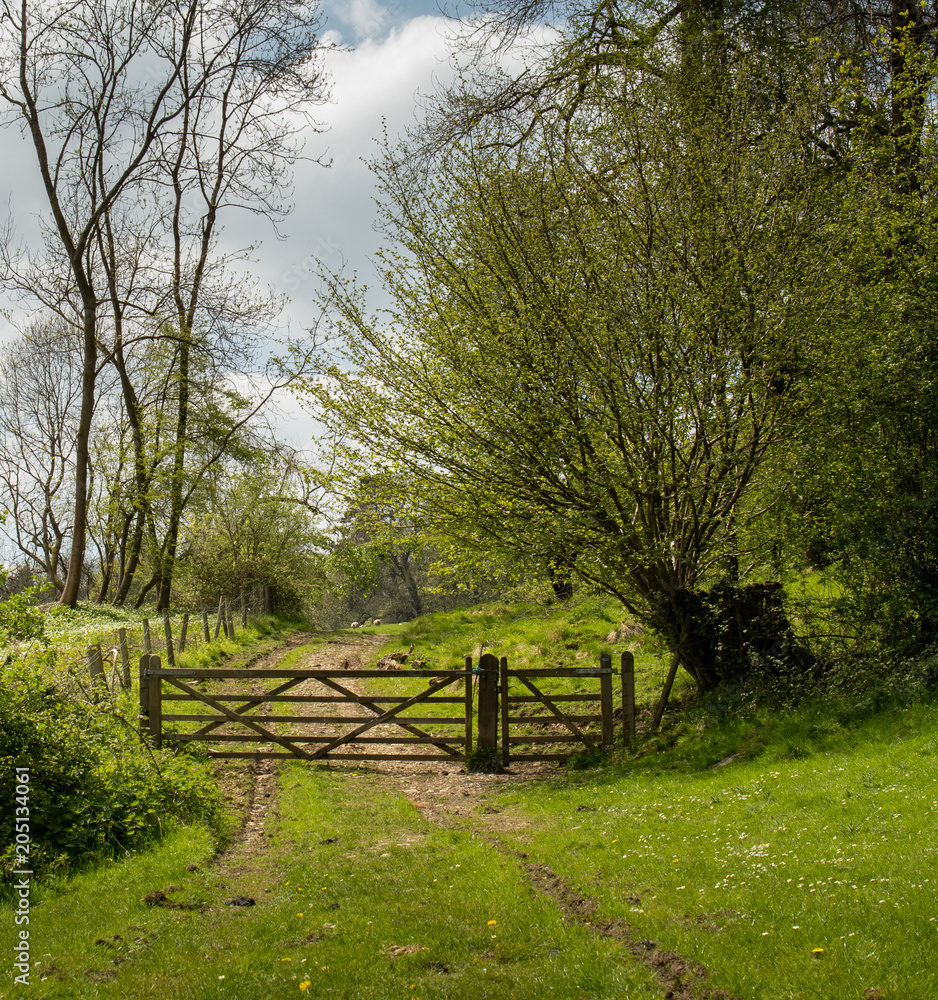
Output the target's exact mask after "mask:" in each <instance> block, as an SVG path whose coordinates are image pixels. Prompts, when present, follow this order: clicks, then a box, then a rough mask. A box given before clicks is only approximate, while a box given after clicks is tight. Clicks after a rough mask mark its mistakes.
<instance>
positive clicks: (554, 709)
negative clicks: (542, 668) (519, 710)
mask: <svg viewBox="0 0 938 1000" xmlns="http://www.w3.org/2000/svg"><path fill="white" fill-rule="evenodd" d="M515 677H518V678H519V679H520V680H521V682H522V683H523V684H526V685H527V687H528V688H529V689H530V690H531V691H532V692H533V693H534V694H536V695H537V696H538V698H540V699H541V701H542V702H543V703H544V704H545V705H546V706H547V707H548V708H549V709H550V711H551V712H553V714H554V715H555V716H556V717H557V718H558V719H559V720H560V721H561V722H562V723H563V724H564V725H565V726H566V727H567V729H569V730H570V732H571V733H573V735H574V736H576V737H577V739H580V740H582V741H583V742H584V743H585V744H586V746H587V747H588V748H589V749H590V750H593V751H595V750H596V749H597V747H596V744H595V743H594V742H593V741H592V740H591V739H590V738H589V737H588V736H587V735H586V733H584V732H583V731H582V730H581V729H580V728H579V726H577V724H576V723H575V722H572V721H571V720H570V719H568V718H567V717H566V716H565V715H564V714H563V712H561V711H560V709H558V708H557V706H556V705H555V704H554V703H553V702H552V701H551V700H550V698H548V697H547V695H546V694H542V693H541V692H540V691H538V689H537V688H536V687H535V686H534V685H533V684H532V683H531V682H530V681H529V680H528V679H527V677H525V676H524V674H523V673H521V672H520V671H517V672H515Z"/></svg>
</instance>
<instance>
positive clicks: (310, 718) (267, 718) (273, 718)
mask: <svg viewBox="0 0 938 1000" xmlns="http://www.w3.org/2000/svg"><path fill="white" fill-rule="evenodd" d="M373 718H374V716H373V715H371V716H369V715H245V714H243V713H242V714H240V715H239V716H238V719H239V720H243V719H249V720H250V721H251V722H263V723H264V725H270V724H271V723H273V722H297V723H299V722H318V723H324V722H336V723H339V724H341V725H344V724H346V723H350V722H371V720H372V719H373ZM570 718H572V719H578V718H579V716H570ZM588 718H590V719H592V718H594V716H589V717H588ZM163 721H164V722H225V723H228V722H231V724H232V725H235V721H234V720H233V719H228V718H227V717H226V716H224V715H164V716H163ZM398 721H399V722H409V723H411V724H415V725H416V724H419V725H425V726H430V725H434V724H436V725H440V726H462V725H464V724H465V722H466V720H465V719H464V718H463V716H459V718H458V719H454V718H446V717H442V716H435V715H428V716H425V717H424V716H417V715H401V716H395V725H396V724H397V722H398ZM553 721H555V722H556V719H555V720H553ZM390 724H391V723H388V725H390ZM449 738H450V739H452V736H450V737H449Z"/></svg>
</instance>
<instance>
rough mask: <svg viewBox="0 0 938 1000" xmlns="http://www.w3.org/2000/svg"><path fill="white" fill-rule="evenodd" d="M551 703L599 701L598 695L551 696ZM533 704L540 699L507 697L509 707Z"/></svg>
mask: <svg viewBox="0 0 938 1000" xmlns="http://www.w3.org/2000/svg"><path fill="white" fill-rule="evenodd" d="M550 700H551V701H599V700H600V695H598V694H552V695H551V696H550ZM533 702H541V699H540V698H538V697H536V696H535V695H533V694H511V695H509V696H508V704H509V705H525V704H527V705H530V704H531V703H533Z"/></svg>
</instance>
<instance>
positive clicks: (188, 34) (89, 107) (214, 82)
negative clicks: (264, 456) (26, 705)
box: [0, 0, 322, 604]
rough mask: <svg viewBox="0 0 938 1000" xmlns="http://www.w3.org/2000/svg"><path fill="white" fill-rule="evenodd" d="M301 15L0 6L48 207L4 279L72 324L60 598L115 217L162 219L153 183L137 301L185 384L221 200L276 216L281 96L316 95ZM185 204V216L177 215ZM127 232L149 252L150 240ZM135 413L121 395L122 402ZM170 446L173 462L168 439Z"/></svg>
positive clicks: (109, 291) (123, 298)
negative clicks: (160, 225)
mask: <svg viewBox="0 0 938 1000" xmlns="http://www.w3.org/2000/svg"><path fill="white" fill-rule="evenodd" d="M316 24H317V20H316V9H315V7H314V6H313V5H310V4H309V3H305V2H300V0H243V2H241V3H238V4H236V5H234V6H233V7H227V6H225V5H221V4H215V3H209V2H206V0H156V2H146V3H145V2H143V0H121V2H113V0H90V2H87V3H81V4H77V3H72V2H69V0H52V2H43V3H38V2H37V3H30V2H29V0H21V2H20V3H18V4H17V3H14V2H13V0H2V4H0V99H2V101H3V102H4V103H5V105H6V118H5V124H6V125H7V126H8V127H9V126H12V125H16V124H19V125H20V126H21V127H23V128H24V130H25V132H26V134H27V136H28V138H29V140H30V142H31V144H32V146H33V149H34V151H35V156H36V165H37V169H38V173H39V176H40V179H41V182H42V185H43V189H44V192H45V196H46V199H47V203H48V208H49V220H48V222H47V224H46V227H45V239H46V246H45V247H44V248H43V251H42V252H38V251H34V252H32V253H29V252H25V253H22V254H19V255H14V254H7V260H6V264H7V267H6V271H7V274H6V277H7V281H8V282H9V283H12V284H13V285H15V286H16V287H18V288H20V289H21V290H23V291H26V292H28V293H30V294H32V293H33V292H34V290H35V289H40V292H39V296H40V299H41V300H43V301H46V302H47V304H50V305H54V306H55V307H56V308H57V309H59V310H60V311H61V312H62V313H63V314H64V315H66V316H67V318H68V319H69V321H70V322H72V323H73V324H74V325H75V326H76V327H77V328H79V329H80V330H81V357H82V367H81V398H80V406H79V409H78V418H77V423H76V427H75V448H74V489H73V501H74V515H73V518H72V521H73V523H72V539H71V554H70V559H69V568H68V573H67V576H66V579H65V581H64V587H63V590H62V594H61V598H60V600H61V602H62V603H63V604H74V602H75V601H76V599H77V596H78V587H79V583H80V577H81V570H82V566H83V563H84V554H85V546H86V537H87V530H88V475H89V442H90V437H91V428H92V420H93V415H94V405H95V383H96V378H97V375H98V371H99V368H100V363H101V360H102V353H101V344H102V339H103V337H104V332H103V329H104V327H105V326H106V325H107V321H108V320H110V321H112V323H113V329H111V330H110V333H111V334H112V335H113V338H114V342H113V343H112V344H111V345H110V348H109V349H108V351H107V354H106V355H105V359H106V360H109V359H113V358H119V356H120V353H121V349H122V348H123V346H124V345H123V340H122V338H123V336H124V331H123V322H124V321H125V320H126V318H127V309H128V305H129V301H130V299H131V296H130V295H129V294H128V293H129V289H128V286H127V284H126V283H125V282H124V278H125V276H126V274H127V272H128V270H129V271H130V272H132V273H133V274H134V275H135V279H137V278H139V271H138V267H137V264H136V263H131V264H130V265H129V266H128V263H127V260H126V253H125V245H121V247H120V253H121V260H120V267H118V241H117V239H116V235H117V228H116V226H115V220H117V219H120V220H122V222H123V223H126V221H127V220H128V219H132V218H136V219H139V220H141V222H140V228H139V229H138V232H145V231H146V230H147V229H150V228H151V227H152V226H153V220H154V219H166V218H167V216H166V214H165V213H166V211H167V199H166V192H169V205H170V206H172V205H176V206H178V209H177V210H173V209H172V207H170V211H169V218H171V220H172V221H171V224H170V228H171V230H172V233H171V239H170V240H169V246H170V248H171V258H170V259H171V260H172V264H171V265H170V267H169V268H168V269H167V268H165V267H163V268H160V267H154V268H153V269H152V271H151V276H152V277H155V276H156V275H158V274H161V275H162V278H163V287H162V289H158V288H157V285H156V283H155V282H154V283H153V285H151V291H152V292H153V295H152V296H151V297H150V299H149V301H148V302H147V303H146V304H145V305H144V306H143V307H142V308H143V311H144V312H148V313H149V314H150V315H151V316H155V315H158V314H160V313H161V312H162V317H163V319H164V320H165V319H167V318H168V317H174V319H175V325H176V327H177V329H176V330H175V335H176V337H177V339H178V343H179V345H180V361H181V363H182V364H183V369H182V380H181V383H180V384H181V385H183V386H184V385H185V381H186V379H185V372H184V358H185V357H186V356H187V354H188V352H189V350H190V348H189V347H188V346H187V345H188V341H189V340H191V337H192V335H193V327H194V324H195V323H196V321H197V309H198V306H199V303H200V301H201V296H202V294H203V291H204V281H205V275H206V271H207V264H208V261H209V258H210V255H211V252H212V251H213V250H214V241H215V238H216V235H217V219H218V213H219V211H220V210H221V208H222V207H223V206H224V205H225V204H242V205H247V206H249V207H251V208H252V209H253V210H255V211H257V212H260V213H262V214H267V215H272V216H276V214H277V211H278V208H279V205H278V197H279V196H280V195H281V194H283V193H284V191H285V187H286V182H287V180H288V167H289V164H290V163H291V162H292V160H293V159H294V158H295V157H296V156H297V155H298V153H299V149H298V147H297V145H295V144H293V143H292V142H291V140H292V139H294V138H296V137H297V135H298V131H299V129H300V128H301V127H302V125H303V124H304V120H303V115H302V110H303V106H302V104H300V105H299V106H298V107H297V106H296V104H295V103H294V102H298V101H299V100H300V97H301V94H302V99H303V100H307V99H310V98H315V97H321V96H322V85H321V74H320V73H319V71H318V68H317V67H316V65H315V62H314V60H313V56H314V55H315V52H316V46H317V42H316V35H315V28H316ZM288 106H293V107H294V109H295V110H297V111H298V113H299V117H298V118H294V119H293V120H292V121H293V122H294V124H293V125H292V126H290V125H285V124H280V119H279V115H280V114H281V113H282V111H283V110H284V108H285V107H288ZM265 114H266V115H267V117H266V118H265ZM219 123H221V124H219ZM210 149H213V150H214V152H210ZM206 154H207V159H206V160H205V161H204V162H202V163H200V162H199V160H198V157H199V156H206ZM265 157H266V159H264V158H265ZM260 167H266V169H260V170H259V168H260ZM186 199H190V202H189V204H191V203H192V202H191V199H195V203H196V204H197V205H200V206H202V208H201V209H199V208H196V209H194V210H192V211H190V210H188V209H187V208H186V205H187V201H186ZM148 219H149V221H147V220H148ZM163 235H165V233H164V234H163ZM193 235H195V237H196V239H195V244H194V245H195V246H196V248H197V250H196V252H195V253H192V252H191V251H192V247H193V243H192V240H191V237H192V236H193ZM141 242H142V244H143V247H142V248H143V249H144V250H145V251H147V252H152V247H151V246H150V243H149V241H147V240H144V241H141ZM166 245H167V244H166V243H163V244H162V246H163V248H165V247H166ZM50 262H54V263H57V264H58V265H59V266H58V268H57V269H51V268H50ZM50 271H51V278H52V280H49V275H50ZM118 275H119V276H120V280H117V278H118ZM167 286H168V287H167ZM132 287H133V288H134V289H139V288H140V282H139V281H136V280H135V283H134V285H133V286H132ZM161 297H162V300H161ZM180 304H181V305H182V308H181V310H180ZM108 307H109V308H108ZM167 307H168V308H167ZM106 313H108V314H109V315H106ZM179 319H182V320H184V321H185V322H184V323H180V322H179ZM180 400H181V402H182V406H181V407H180V410H179V412H180V417H179V420H178V421H177V432H178V433H177V440H178V441H180V442H184V441H185V434H186V420H185V416H184V414H185V412H186V408H187V407H186V396H185V389H182V390H181V393H180ZM134 406H135V403H134V401H133V399H132V397H131V399H130V401H129V402H128V410H129V411H132V410H133V409H134ZM136 416H137V414H136V413H135V414H134V418H135V419H136ZM179 453H181V455H182V458H181V459H180V462H181V461H183V460H184V444H182V445H181V447H177V454H179ZM137 471H138V473H139V468H138V470H137Z"/></svg>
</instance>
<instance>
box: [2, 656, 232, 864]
mask: <svg viewBox="0 0 938 1000" xmlns="http://www.w3.org/2000/svg"><path fill="white" fill-rule="evenodd" d="M16 766H19V767H24V766H25V767H28V768H29V770H30V783H29V787H30V795H29V805H30V816H29V821H30V831H29V832H30V837H31V854H30V863H31V868H32V870H33V871H34V872H35V873H36V874H48V873H50V872H52V871H55V870H57V869H61V868H71V867H75V866H78V865H81V864H83V863H86V862H88V861H90V860H93V859H94V858H97V857H100V856H104V855H108V854H113V853H116V852H121V853H124V852H128V851H130V850H131V849H134V848H136V847H138V846H140V845H141V844H143V843H144V842H146V841H147V840H149V839H152V838H155V837H158V836H160V834H161V833H162V829H163V824H164V823H165V822H166V821H167V820H174V819H175V820H181V821H184V822H185V821H191V820H197V819H201V820H206V821H208V822H209V823H210V824H211V825H213V826H215V827H216V828H217V823H218V821H219V817H220V805H219V798H218V792H217V789H216V788H215V786H214V785H213V783H212V782H210V781H207V780H206V766H205V765H204V764H200V763H199V762H197V761H196V760H195V759H194V758H192V757H187V756H182V755H181V756H175V755H173V754H171V753H170V752H168V751H160V752H156V751H153V750H152V749H151V748H150V747H149V745H147V744H146V743H144V742H143V741H142V739H141V738H140V736H139V735H138V734H137V733H136V731H135V730H134V729H133V728H132V727H131V726H130V724H129V723H127V722H126V721H125V720H123V719H122V718H121V717H120V716H118V715H117V714H116V713H114V712H113V711H111V710H110V709H103V708H100V707H95V706H91V705H87V704H83V703H79V702H72V701H67V700H64V699H62V698H60V697H59V696H58V695H57V694H56V692H55V690H54V689H53V688H51V687H44V686H43V683H42V682H41V681H40V680H39V677H38V675H36V674H33V673H30V674H26V673H23V672H20V673H19V674H17V673H16V672H15V671H14V670H7V671H6V673H5V675H4V676H3V677H2V678H0V801H2V802H3V803H5V806H4V809H3V810H2V812H0V850H3V853H2V854H0V875H2V878H3V879H4V880H5V879H6V878H8V877H9V874H10V872H11V871H12V868H13V861H14V856H13V851H12V847H7V845H11V844H12V841H13V810H12V809H10V808H7V807H6V804H10V803H12V802H13V799H14V768H15V767H16Z"/></svg>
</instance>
